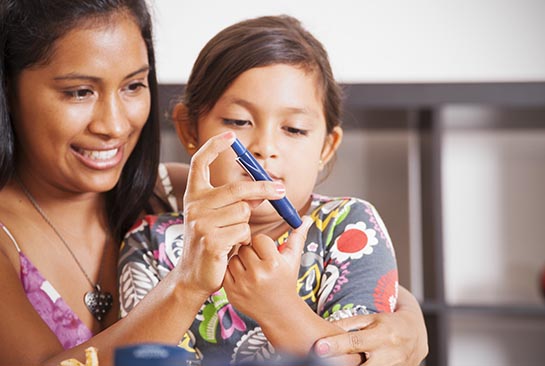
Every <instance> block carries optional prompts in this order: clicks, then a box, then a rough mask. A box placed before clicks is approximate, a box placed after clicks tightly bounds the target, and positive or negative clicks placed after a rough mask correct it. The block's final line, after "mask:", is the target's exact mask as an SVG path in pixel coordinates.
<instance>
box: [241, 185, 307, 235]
mask: <svg viewBox="0 0 545 366" xmlns="http://www.w3.org/2000/svg"><path fill="white" fill-rule="evenodd" d="M311 204H312V196H311V197H309V199H308V201H307V202H306V203H305V205H304V206H303V208H301V209H300V210H298V212H299V215H304V214H306V213H307V212H308V210H309V208H310V205H311ZM277 216H278V215H277ZM250 229H251V231H252V236H254V235H257V234H265V235H267V236H268V237H270V238H271V239H273V240H277V239H278V238H280V237H281V236H282V235H284V234H285V233H286V232H287V231H288V230H290V229H291V227H290V226H289V225H288V224H287V223H286V222H285V221H284V220H283V219H281V218H280V217H279V216H278V219H277V220H274V221H269V222H252V223H251V224H250Z"/></svg>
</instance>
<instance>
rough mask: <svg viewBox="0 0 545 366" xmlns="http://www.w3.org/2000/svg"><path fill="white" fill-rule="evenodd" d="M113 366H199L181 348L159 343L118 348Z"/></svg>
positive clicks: (192, 357) (191, 354)
mask: <svg viewBox="0 0 545 366" xmlns="http://www.w3.org/2000/svg"><path fill="white" fill-rule="evenodd" d="M114 365H115V366H190V365H191V366H193V365H200V361H199V360H197V359H196V358H195V355H194V354H193V353H191V352H188V351H186V350H185V349H183V348H180V347H177V346H174V345H168V344H159V343H142V344H135V345H131V346H125V347H119V348H117V349H116V350H115V354H114Z"/></svg>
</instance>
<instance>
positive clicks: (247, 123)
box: [223, 118, 252, 127]
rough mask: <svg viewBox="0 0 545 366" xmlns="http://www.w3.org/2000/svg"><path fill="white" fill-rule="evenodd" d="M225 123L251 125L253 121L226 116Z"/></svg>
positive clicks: (228, 124)
mask: <svg viewBox="0 0 545 366" xmlns="http://www.w3.org/2000/svg"><path fill="white" fill-rule="evenodd" d="M223 124H224V125H226V126H234V127H244V126H249V125H251V124H252V123H251V122H250V121H247V120H242V119H230V118H224V119H223Z"/></svg>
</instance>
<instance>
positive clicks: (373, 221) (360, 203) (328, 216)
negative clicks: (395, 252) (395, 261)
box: [308, 194, 388, 238]
mask: <svg viewBox="0 0 545 366" xmlns="http://www.w3.org/2000/svg"><path fill="white" fill-rule="evenodd" d="M308 215H309V216H310V217H311V218H312V220H313V221H314V226H316V227H317V228H318V229H319V230H320V231H321V232H323V233H324V234H326V233H330V234H331V233H332V232H333V231H341V232H342V231H344V230H346V229H347V228H350V227H352V226H354V225H355V226H358V225H359V226H362V227H363V226H364V227H367V228H373V229H374V230H376V231H377V232H380V233H381V234H382V236H384V237H385V238H386V237H388V231H387V229H386V226H385V225H384V222H383V221H382V218H381V217H380V215H379V213H378V211H377V210H376V208H375V206H374V205H373V204H371V203H370V202H368V201H366V200H364V199H361V198H357V197H348V196H340V197H329V196H324V195H319V194H313V196H312V204H311V207H310V209H309V212H308Z"/></svg>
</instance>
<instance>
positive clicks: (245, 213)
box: [238, 202, 252, 219]
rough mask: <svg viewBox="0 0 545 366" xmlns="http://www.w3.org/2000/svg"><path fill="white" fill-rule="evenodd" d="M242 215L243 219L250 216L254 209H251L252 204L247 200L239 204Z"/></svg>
mask: <svg viewBox="0 0 545 366" xmlns="http://www.w3.org/2000/svg"><path fill="white" fill-rule="evenodd" d="M238 209H239V213H240V216H241V217H242V218H243V219H248V218H250V215H251V213H252V210H251V209H250V205H249V204H248V203H247V202H240V203H239V205H238Z"/></svg>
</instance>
